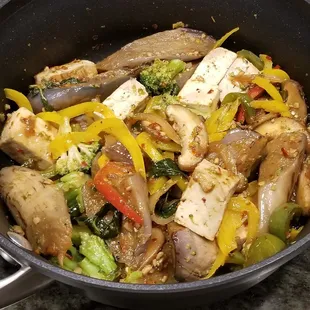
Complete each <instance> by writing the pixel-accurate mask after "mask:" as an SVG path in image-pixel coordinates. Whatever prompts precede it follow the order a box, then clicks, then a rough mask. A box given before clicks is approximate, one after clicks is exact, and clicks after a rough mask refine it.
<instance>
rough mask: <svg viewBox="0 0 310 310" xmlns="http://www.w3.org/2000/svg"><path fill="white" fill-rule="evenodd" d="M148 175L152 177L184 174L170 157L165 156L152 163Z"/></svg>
mask: <svg viewBox="0 0 310 310" xmlns="http://www.w3.org/2000/svg"><path fill="white" fill-rule="evenodd" d="M148 175H149V176H150V177H154V178H159V177H164V176H175V175H183V176H186V174H185V173H184V172H182V171H181V170H180V169H179V167H178V166H177V164H176V163H175V162H174V161H173V160H172V159H171V158H165V159H163V160H160V161H158V162H156V163H154V164H153V165H152V166H151V168H150V170H149V171H148Z"/></svg>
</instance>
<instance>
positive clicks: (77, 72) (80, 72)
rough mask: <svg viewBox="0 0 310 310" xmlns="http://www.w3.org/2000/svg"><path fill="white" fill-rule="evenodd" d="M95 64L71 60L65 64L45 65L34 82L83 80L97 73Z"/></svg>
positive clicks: (87, 61)
mask: <svg viewBox="0 0 310 310" xmlns="http://www.w3.org/2000/svg"><path fill="white" fill-rule="evenodd" d="M97 74H98V72H97V68H96V65H95V64H94V63H93V62H91V61H89V60H79V59H76V60H73V61H71V62H69V63H67V64H64V65H61V66H55V67H51V68H49V67H45V68H44V70H43V71H42V72H40V73H38V74H37V75H36V76H35V77H34V78H35V81H36V84H38V85H40V84H44V83H46V82H61V81H63V80H66V79H69V78H76V79H78V80H81V81H84V80H87V79H89V78H92V77H94V76H95V75H97Z"/></svg>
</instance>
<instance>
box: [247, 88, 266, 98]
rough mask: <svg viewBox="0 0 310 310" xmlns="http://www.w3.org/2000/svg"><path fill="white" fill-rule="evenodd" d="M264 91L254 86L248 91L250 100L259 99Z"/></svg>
mask: <svg viewBox="0 0 310 310" xmlns="http://www.w3.org/2000/svg"><path fill="white" fill-rule="evenodd" d="M264 91H265V90H264V89H263V88H262V87H260V86H257V85H255V86H253V87H251V88H250V89H249V90H248V95H249V96H250V97H251V98H252V99H256V98H258V97H260V96H261V95H262V94H263V93H264Z"/></svg>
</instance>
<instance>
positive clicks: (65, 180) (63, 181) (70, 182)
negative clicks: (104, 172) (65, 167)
mask: <svg viewBox="0 0 310 310" xmlns="http://www.w3.org/2000/svg"><path fill="white" fill-rule="evenodd" d="M89 179H90V177H89V175H87V174H85V173H83V172H78V171H75V172H71V173H68V174H67V175H64V176H63V177H61V178H60V179H59V180H58V181H57V182H56V185H57V187H58V188H60V189H62V190H63V191H64V192H68V191H69V190H75V189H79V188H81V187H82V186H83V185H84V184H85V183H86V181H88V180H89Z"/></svg>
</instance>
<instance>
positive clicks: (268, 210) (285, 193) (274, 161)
mask: <svg viewBox="0 0 310 310" xmlns="http://www.w3.org/2000/svg"><path fill="white" fill-rule="evenodd" d="M266 149H267V157H266V158H265V160H264V161H263V162H262V164H261V166H260V170H259V179H258V185H259V189H258V207H259V210H260V217H261V218H260V232H261V233H264V232H267V231H268V223H269V218H270V216H271V214H272V212H273V211H274V209H275V208H276V207H278V206H279V205H281V204H283V203H285V202H287V201H289V199H290V197H291V195H292V192H293V190H294V186H295V184H296V181H297V178H298V175H299V172H300V169H301V165H302V162H303V159H304V154H305V149H306V136H305V135H304V134H303V133H302V132H291V133H283V134H281V135H280V136H278V137H277V138H276V139H274V140H272V141H271V142H269V143H268V144H267V147H266Z"/></svg>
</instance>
